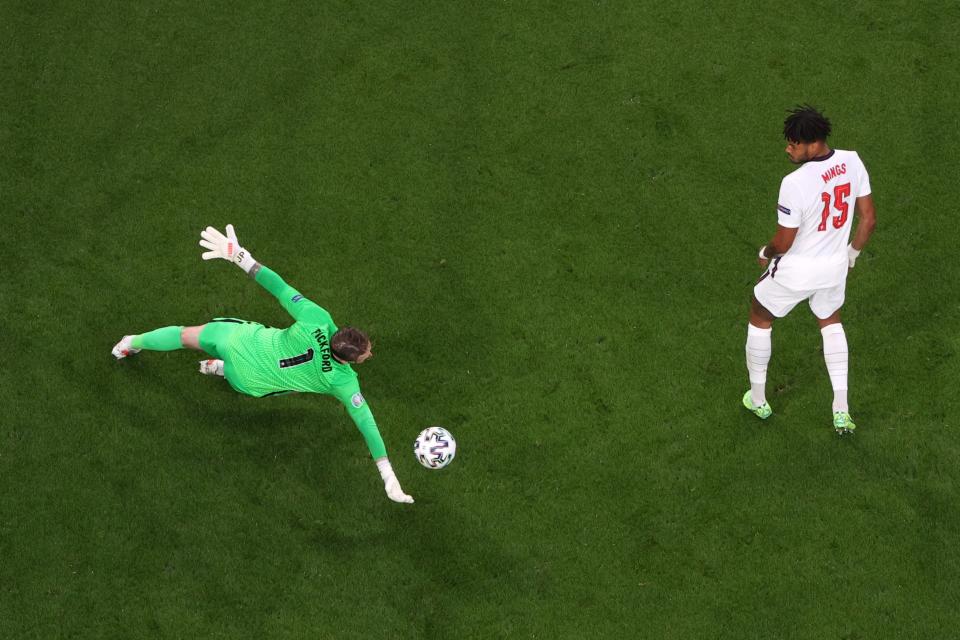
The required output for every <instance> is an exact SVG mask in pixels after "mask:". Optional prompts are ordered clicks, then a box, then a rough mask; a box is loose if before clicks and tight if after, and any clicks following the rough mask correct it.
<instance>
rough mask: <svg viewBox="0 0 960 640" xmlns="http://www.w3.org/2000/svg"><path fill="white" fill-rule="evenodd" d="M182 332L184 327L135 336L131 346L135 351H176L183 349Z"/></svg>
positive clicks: (157, 330) (168, 328)
mask: <svg viewBox="0 0 960 640" xmlns="http://www.w3.org/2000/svg"><path fill="white" fill-rule="evenodd" d="M181 331H183V327H163V328H162V329H154V330H153V331H148V332H147V333H141V334H140V335H138V336H134V337H133V342H132V343H131V346H132V347H133V348H134V349H146V350H147V351H175V350H176V349H182V348H183V343H182V342H180V332H181Z"/></svg>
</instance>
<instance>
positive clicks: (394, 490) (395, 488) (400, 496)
mask: <svg viewBox="0 0 960 640" xmlns="http://www.w3.org/2000/svg"><path fill="white" fill-rule="evenodd" d="M383 488H384V489H386V491H387V497H388V498H390V499H391V500H393V501H394V502H404V503H407V504H413V496H408V495H407V494H405V493H404V492H403V489H401V488H400V481H399V480H397V477H396V476H393V477H391V478H387V480H386V482H384V483H383Z"/></svg>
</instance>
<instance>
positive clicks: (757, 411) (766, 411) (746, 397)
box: [743, 391, 850, 420]
mask: <svg viewBox="0 0 960 640" xmlns="http://www.w3.org/2000/svg"><path fill="white" fill-rule="evenodd" d="M743 406H744V407H746V408H747V411H749V412H750V413H752V414H753V415H755V416H757V417H758V418H760V419H761V420H766V419H767V418H769V417H770V416H772V415H773V409H771V408H770V403H769V402H764V403H763V404H762V405H760V406H759V407H755V406H753V399H752V398H751V397H750V392H749V391H747V392H746V393H745V394H743ZM847 417H848V418H849V417H850V416H847Z"/></svg>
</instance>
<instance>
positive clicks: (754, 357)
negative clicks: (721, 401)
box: [747, 324, 773, 407]
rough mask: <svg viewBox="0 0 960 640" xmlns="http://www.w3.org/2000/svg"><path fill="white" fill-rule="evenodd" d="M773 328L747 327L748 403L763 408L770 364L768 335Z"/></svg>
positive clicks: (750, 325) (770, 349) (749, 325)
mask: <svg viewBox="0 0 960 640" xmlns="http://www.w3.org/2000/svg"><path fill="white" fill-rule="evenodd" d="M771 333H773V328H772V327H771V328H769V329H761V328H760V327H755V326H753V325H752V324H748V325H747V371H748V372H749V373H750V401H751V402H753V406H755V407H760V406H763V404H764V403H766V401H767V396H766V387H767V365H768V364H769V363H770V353H771V351H772V347H771V344H770V334H771Z"/></svg>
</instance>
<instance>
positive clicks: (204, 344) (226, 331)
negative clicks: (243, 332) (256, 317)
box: [199, 318, 256, 360]
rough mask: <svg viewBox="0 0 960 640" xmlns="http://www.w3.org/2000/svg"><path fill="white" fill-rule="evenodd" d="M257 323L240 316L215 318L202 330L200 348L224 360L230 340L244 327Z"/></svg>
mask: <svg viewBox="0 0 960 640" xmlns="http://www.w3.org/2000/svg"><path fill="white" fill-rule="evenodd" d="M251 324H256V323H255V322H251V321H249V320H240V319H238V318H214V319H213V320H211V321H210V322H208V323H207V324H205V325H204V327H203V330H202V331H201V332H200V338H199V342H200V348H201V349H203V350H204V351H206V352H207V353H209V354H210V355H211V356H213V357H214V358H219V359H221V360H224V359H225V358H224V355H225V354H226V352H227V347H228V346H229V345H230V341H231V340H232V339H233V336H234V334H236V333H237V332H238V331H239V330H240V329H241V328H242V327H245V326H248V325H251Z"/></svg>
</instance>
